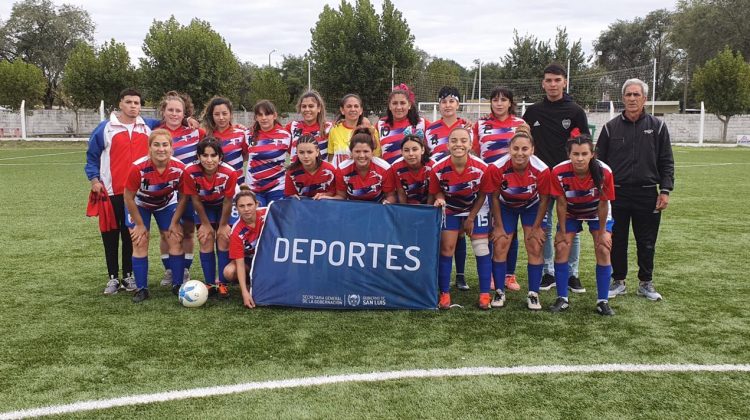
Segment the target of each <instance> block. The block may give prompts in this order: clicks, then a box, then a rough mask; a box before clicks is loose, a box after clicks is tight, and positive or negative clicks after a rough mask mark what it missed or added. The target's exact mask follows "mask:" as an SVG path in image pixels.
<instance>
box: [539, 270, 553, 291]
mask: <svg viewBox="0 0 750 420" xmlns="http://www.w3.org/2000/svg"><path fill="white" fill-rule="evenodd" d="M555 286H556V284H555V276H553V275H552V274H549V273H547V274H545V275H543V276H542V284H541V285H540V286H539V290H549V289H551V288H553V287H555Z"/></svg>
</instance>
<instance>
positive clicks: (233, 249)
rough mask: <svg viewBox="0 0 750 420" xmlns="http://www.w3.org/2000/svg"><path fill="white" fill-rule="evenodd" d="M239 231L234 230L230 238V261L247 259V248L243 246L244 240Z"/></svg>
mask: <svg viewBox="0 0 750 420" xmlns="http://www.w3.org/2000/svg"><path fill="white" fill-rule="evenodd" d="M238 230H239V229H235V230H233V231H232V234H231V235H230V236H229V259H231V260H239V259H243V258H245V246H244V245H243V244H242V238H240V236H239V234H238Z"/></svg>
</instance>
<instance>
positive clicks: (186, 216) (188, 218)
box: [180, 197, 198, 223]
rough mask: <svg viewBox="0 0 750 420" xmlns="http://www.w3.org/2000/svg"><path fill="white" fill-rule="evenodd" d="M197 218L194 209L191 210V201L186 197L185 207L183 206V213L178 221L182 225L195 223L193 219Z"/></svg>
mask: <svg viewBox="0 0 750 420" xmlns="http://www.w3.org/2000/svg"><path fill="white" fill-rule="evenodd" d="M197 217H198V215H197V214H196V213H195V209H194V208H193V200H192V199H191V198H190V197H188V200H187V205H186V206H185V211H184V212H183V213H182V217H180V221H181V222H182V223H185V222H192V223H196V222H195V219H196V218H197Z"/></svg>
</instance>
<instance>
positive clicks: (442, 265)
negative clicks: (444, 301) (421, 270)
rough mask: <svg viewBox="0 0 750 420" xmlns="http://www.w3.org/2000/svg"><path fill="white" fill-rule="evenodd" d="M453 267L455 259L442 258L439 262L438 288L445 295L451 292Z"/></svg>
mask: <svg viewBox="0 0 750 420" xmlns="http://www.w3.org/2000/svg"><path fill="white" fill-rule="evenodd" d="M452 267H453V258H451V257H445V256H442V255H441V256H440V259H439V260H438V287H440V291H441V292H443V293H448V292H450V290H451V268H452Z"/></svg>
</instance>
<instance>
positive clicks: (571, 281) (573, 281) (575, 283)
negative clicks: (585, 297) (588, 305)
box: [568, 276, 586, 293]
mask: <svg viewBox="0 0 750 420" xmlns="http://www.w3.org/2000/svg"><path fill="white" fill-rule="evenodd" d="M568 289H570V291H571V292H573V293H586V288H585V287H583V285H582V284H581V279H579V278H578V276H570V277H568Z"/></svg>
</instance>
